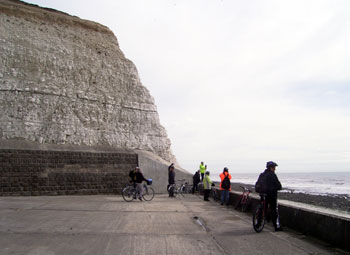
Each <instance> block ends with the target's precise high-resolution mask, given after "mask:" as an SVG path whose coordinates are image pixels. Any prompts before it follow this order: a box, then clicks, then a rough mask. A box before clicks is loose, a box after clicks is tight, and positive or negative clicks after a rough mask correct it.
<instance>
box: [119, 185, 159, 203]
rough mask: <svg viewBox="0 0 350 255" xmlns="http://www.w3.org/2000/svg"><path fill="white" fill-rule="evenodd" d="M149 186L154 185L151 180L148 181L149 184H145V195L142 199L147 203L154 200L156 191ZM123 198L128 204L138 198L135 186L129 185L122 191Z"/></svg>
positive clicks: (143, 194)
mask: <svg viewBox="0 0 350 255" xmlns="http://www.w3.org/2000/svg"><path fill="white" fill-rule="evenodd" d="M149 185H152V179H149V180H148V181H147V184H146V183H144V184H143V193H142V198H143V200H145V201H151V200H152V199H153V198H154V189H153V188H152V187H149ZM122 196H123V199H124V200H125V201H126V202H131V201H133V200H134V199H136V198H137V190H136V186H135V185H127V186H126V187H124V188H123V190H122Z"/></svg>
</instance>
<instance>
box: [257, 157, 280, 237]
mask: <svg viewBox="0 0 350 255" xmlns="http://www.w3.org/2000/svg"><path fill="white" fill-rule="evenodd" d="M277 166H278V165H277V163H275V162H273V161H268V162H267V163H266V170H265V171H264V172H263V173H261V174H260V176H259V179H258V182H257V184H258V183H259V182H260V186H261V188H260V189H261V190H260V191H259V192H260V193H264V194H266V205H267V206H266V208H268V207H270V210H271V218H272V223H273V226H274V227H275V231H282V227H281V226H280V220H279V214H278V204H277V196H278V194H277V192H278V191H279V190H281V189H282V185H281V183H280V181H279V180H278V177H277V175H276V174H275V171H276V167H277ZM261 199H263V197H261ZM258 224H259V223H258Z"/></svg>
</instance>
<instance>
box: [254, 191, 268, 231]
mask: <svg viewBox="0 0 350 255" xmlns="http://www.w3.org/2000/svg"><path fill="white" fill-rule="evenodd" d="M260 197H261V199H260V203H259V205H258V206H257V208H256V210H255V212H254V213H253V228H254V230H255V232H257V233H260V232H261V231H262V230H263V229H264V226H265V222H266V194H260Z"/></svg>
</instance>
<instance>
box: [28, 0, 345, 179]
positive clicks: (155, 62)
mask: <svg viewBox="0 0 350 255" xmlns="http://www.w3.org/2000/svg"><path fill="white" fill-rule="evenodd" d="M30 2H31V3H35V4H39V5H41V6H46V7H51V8H55V9H58V10H61V11H64V12H67V13H69V14H71V15H76V16H79V17H80V18H83V19H89V20H93V21H96V22H99V23H102V24H104V25H106V26H108V27H109V28H110V29H111V30H112V31H113V32H114V33H115V34H116V36H117V38H118V41H119V44H120V46H121V49H122V50H123V52H124V53H125V55H126V56H127V57H128V58H129V59H131V60H132V61H133V62H134V63H135V64H136V66H137V68H138V71H139V74H140V77H141V80H142V82H143V84H144V85H145V86H146V87H147V88H149V90H150V91H151V94H152V95H153V96H154V97H155V100H156V103H157V106H158V111H159V113H160V118H161V122H162V124H163V125H164V126H165V127H166V129H167V130H168V134H169V137H170V139H171V140H172V144H173V151H174V154H175V155H176V156H177V158H178V161H179V163H180V164H181V165H182V166H183V167H184V168H186V169H188V170H190V171H194V170H196V169H197V168H198V165H199V162H200V161H205V163H206V164H208V166H209V170H211V171H213V172H219V171H222V168H223V167H224V166H228V167H229V168H230V169H231V171H232V172H259V171H261V170H263V168H264V163H265V162H266V161H267V160H275V161H277V162H278V163H279V165H280V167H279V170H280V171H283V172H292V171H350V132H349V130H350V47H349V45H350V16H349V13H350V1H347V0H344V1H341V0H329V1H322V0H316V1H310V0H309V1H296V0H293V1H280V0H276V1H257V0H255V1H254V0H253V1H228V0H191V1H189V0H183V1H177V0H143V1H141V0H140V1H139V0H128V1H126V0H124V1H122V0H118V1H107V0H104V1H103V0H102V1H101V0H100V1H98V2H97V1H87V0H84V1H83V0H74V1H68V0H50V1H30ZM97 3H98V4H97Z"/></svg>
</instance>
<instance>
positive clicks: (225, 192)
mask: <svg viewBox="0 0 350 255" xmlns="http://www.w3.org/2000/svg"><path fill="white" fill-rule="evenodd" d="M220 179H221V183H220V190H221V205H224V203H226V205H227V206H228V205H229V200H230V190H231V175H230V174H229V172H228V168H227V167H225V168H224V171H223V172H222V173H221V174H220Z"/></svg>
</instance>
